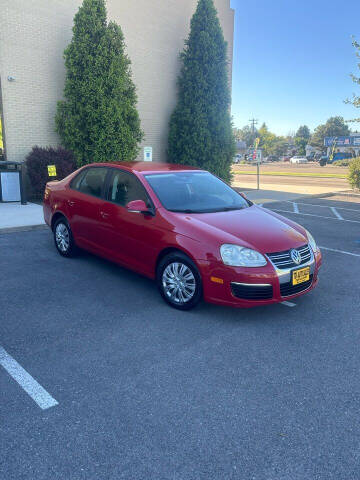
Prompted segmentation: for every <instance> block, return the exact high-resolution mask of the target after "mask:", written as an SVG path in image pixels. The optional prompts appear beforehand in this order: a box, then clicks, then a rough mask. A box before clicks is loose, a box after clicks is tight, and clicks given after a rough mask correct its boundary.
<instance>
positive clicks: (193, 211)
mask: <svg viewBox="0 0 360 480" xmlns="http://www.w3.org/2000/svg"><path fill="white" fill-rule="evenodd" d="M170 212H176V213H201V212H199V210H190V209H185V210H177V209H173V208H172V209H171V210H170Z"/></svg>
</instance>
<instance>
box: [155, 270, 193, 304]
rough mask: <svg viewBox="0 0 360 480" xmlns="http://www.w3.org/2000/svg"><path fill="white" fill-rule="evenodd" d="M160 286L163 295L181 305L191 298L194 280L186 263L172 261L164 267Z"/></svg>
mask: <svg viewBox="0 0 360 480" xmlns="http://www.w3.org/2000/svg"><path fill="white" fill-rule="evenodd" d="M162 286H163V289H164V292H165V295H166V296H167V297H168V299H169V300H170V301H171V302H173V303H174V304H177V305H183V304H185V303H187V302H189V301H190V300H191V299H192V298H193V296H194V294H195V291H196V280H195V277H194V274H193V272H192V271H191V269H190V268H189V267H188V266H187V265H185V264H184V263H181V262H173V263H170V264H169V265H167V267H166V268H165V269H164V272H163V275H162Z"/></svg>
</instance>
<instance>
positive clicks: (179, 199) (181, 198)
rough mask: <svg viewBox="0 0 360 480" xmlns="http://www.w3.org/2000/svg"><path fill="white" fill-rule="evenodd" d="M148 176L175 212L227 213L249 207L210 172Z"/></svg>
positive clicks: (164, 203) (169, 208) (160, 197)
mask: <svg viewBox="0 0 360 480" xmlns="http://www.w3.org/2000/svg"><path fill="white" fill-rule="evenodd" d="M145 178H146V180H147V181H148V182H149V184H150V186H151V187H152V189H153V190H154V192H155V193H156V195H157V196H158V197H159V200H160V202H161V203H162V204H163V206H164V207H165V208H166V209H167V210H171V211H172V212H185V213H208V212H224V211H228V210H241V209H243V208H247V207H248V206H249V204H248V203H247V201H246V200H245V199H244V198H243V197H242V196H241V195H240V194H239V193H237V192H235V191H234V190H233V189H232V188H230V187H229V186H228V185H226V183H224V182H222V181H221V180H219V179H218V178H217V177H215V176H214V175H211V173H208V172H175V173H163V174H149V175H145Z"/></svg>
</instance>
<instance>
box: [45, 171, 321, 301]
mask: <svg viewBox="0 0 360 480" xmlns="http://www.w3.org/2000/svg"><path fill="white" fill-rule="evenodd" d="M44 217H45V221H46V223H47V224H48V225H49V226H50V227H51V229H52V231H53V233H54V239H55V245H56V248H57V249H58V251H59V253H60V254H61V255H63V256H65V257H71V256H73V255H74V254H75V253H76V251H77V249H78V248H81V249H85V250H88V251H89V252H92V253H94V254H96V255H100V256H102V257H105V258H107V259H109V260H111V261H114V262H116V263H118V264H120V265H123V266H125V267H128V268H130V269H132V270H135V271H137V272H139V273H141V274H142V275H146V276H147V277H150V278H152V279H156V281H157V284H158V287H159V290H160V293H161V295H162V296H163V298H164V299H165V300H166V301H167V302H168V303H169V304H170V305H171V306H173V307H175V308H178V309H182V310H186V309H190V308H192V307H194V306H195V305H196V304H197V303H198V302H199V301H200V300H201V299H202V298H204V299H205V300H206V301H208V302H212V303H217V304H221V305H231V306H235V307H254V306H257V305H265V304H270V303H276V302H282V301H284V300H285V299H291V298H293V297H296V296H298V295H302V294H304V293H306V292H309V291H310V290H312V289H313V288H314V287H315V286H316V285H317V283H318V271H319V268H320V265H321V253H320V250H319V248H318V247H317V245H316V243H315V240H314V239H313V237H312V236H311V234H310V233H309V232H308V231H307V230H305V228H303V227H301V226H300V225H298V224H296V223H294V222H292V221H291V220H288V219H286V218H284V217H282V216H280V215H277V214H276V213H273V212H271V211H269V210H266V209H264V208H261V207H257V206H256V205H253V204H252V202H250V201H249V200H247V199H246V198H245V196H243V195H241V194H239V193H237V192H236V191H235V190H233V189H232V188H231V187H229V186H228V185H227V184H226V183H224V182H223V181H222V180H220V179H219V178H217V177H215V176H214V175H212V174H210V173H209V172H206V171H204V170H200V169H197V168H191V167H185V166H180V165H171V164H156V163H150V162H148V163H140V162H139V163H116V164H105V163H104V164H91V165H87V166H85V167H83V168H81V169H80V170H77V171H76V172H74V173H73V174H71V175H70V176H68V177H67V178H65V179H64V180H62V181H59V182H56V181H55V182H49V183H48V184H47V186H46V189H45V196H44Z"/></svg>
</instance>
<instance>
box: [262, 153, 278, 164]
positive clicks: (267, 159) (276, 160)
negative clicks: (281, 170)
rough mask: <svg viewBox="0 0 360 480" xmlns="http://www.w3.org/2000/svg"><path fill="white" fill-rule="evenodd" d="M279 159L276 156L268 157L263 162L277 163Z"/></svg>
mask: <svg viewBox="0 0 360 480" xmlns="http://www.w3.org/2000/svg"><path fill="white" fill-rule="evenodd" d="M278 161H279V158H278V157H277V156H276V155H269V156H268V157H265V158H264V162H278Z"/></svg>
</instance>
